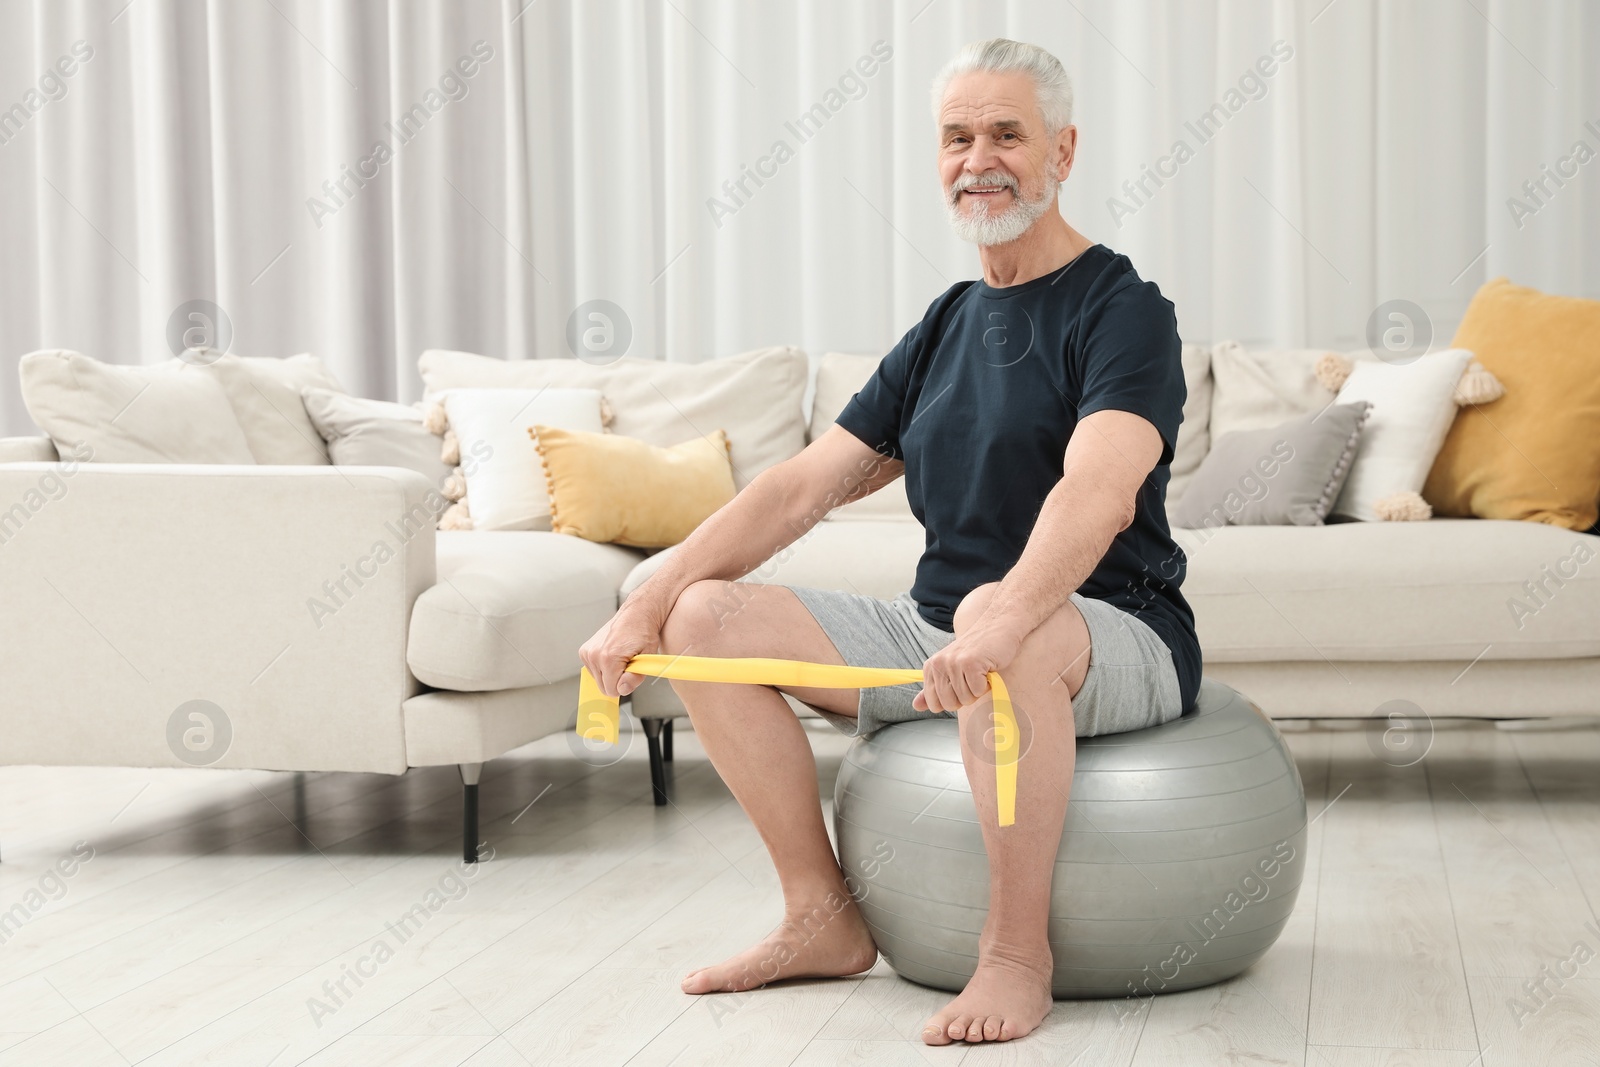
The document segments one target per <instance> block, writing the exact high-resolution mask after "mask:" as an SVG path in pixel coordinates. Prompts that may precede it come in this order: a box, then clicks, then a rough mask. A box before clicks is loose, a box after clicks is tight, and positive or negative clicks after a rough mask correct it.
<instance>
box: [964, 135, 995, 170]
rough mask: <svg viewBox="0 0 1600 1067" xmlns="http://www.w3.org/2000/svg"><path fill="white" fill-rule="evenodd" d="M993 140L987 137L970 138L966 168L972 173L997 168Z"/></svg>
mask: <svg viewBox="0 0 1600 1067" xmlns="http://www.w3.org/2000/svg"><path fill="white" fill-rule="evenodd" d="M998 158H999V157H998V156H997V155H996V154H995V150H994V142H993V141H991V140H989V138H987V137H975V138H973V140H972V151H970V152H968V153H967V170H968V171H970V172H971V173H973V174H987V173H989V172H990V171H992V170H998V169H999V168H998V166H997V160H998Z"/></svg>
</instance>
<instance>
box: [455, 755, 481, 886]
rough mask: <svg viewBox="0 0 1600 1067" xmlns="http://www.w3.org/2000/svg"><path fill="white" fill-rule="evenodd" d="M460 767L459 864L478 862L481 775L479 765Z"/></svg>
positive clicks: (462, 765) (464, 764)
mask: <svg viewBox="0 0 1600 1067" xmlns="http://www.w3.org/2000/svg"><path fill="white" fill-rule="evenodd" d="M460 767H461V862H462V863H477V862H478V776H479V775H480V774H482V773H483V764H481V763H463V764H461V765H460Z"/></svg>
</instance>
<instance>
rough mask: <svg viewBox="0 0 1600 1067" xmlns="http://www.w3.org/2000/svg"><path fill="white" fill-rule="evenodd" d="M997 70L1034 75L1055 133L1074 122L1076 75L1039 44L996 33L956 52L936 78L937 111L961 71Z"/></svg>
mask: <svg viewBox="0 0 1600 1067" xmlns="http://www.w3.org/2000/svg"><path fill="white" fill-rule="evenodd" d="M978 70H982V71H989V72H990V73H993V74H1026V75H1028V77H1030V78H1032V79H1033V84H1034V88H1035V91H1036V95H1037V97H1038V104H1039V112H1040V114H1042V115H1043V116H1044V125H1045V130H1046V131H1047V132H1048V133H1049V134H1050V135H1051V136H1054V135H1055V134H1057V133H1059V132H1061V130H1062V129H1064V128H1065V127H1067V126H1070V125H1071V124H1072V79H1071V78H1068V77H1067V71H1066V68H1064V67H1063V66H1062V65H1061V61H1060V60H1059V59H1057V58H1056V57H1055V56H1053V55H1051V54H1050V53H1049V52H1046V51H1045V50H1044V49H1043V48H1040V47H1039V46H1038V45H1036V44H1024V43H1023V42H1021V41H1010V40H1007V39H1006V38H1004V37H995V38H992V39H991V40H987V41H974V42H972V43H971V44H969V45H967V46H966V47H965V48H963V49H962V50H961V51H959V52H957V53H956V56H955V58H954V59H952V60H951V61H950V62H949V63H947V64H945V67H944V69H943V70H941V71H940V72H939V74H938V76H937V77H935V78H934V79H933V115H934V118H935V119H937V118H938V117H939V106H940V105H941V104H943V103H944V93H945V90H946V89H948V88H949V87H950V82H951V80H952V79H954V78H955V77H956V76H957V75H960V74H969V73H971V72H973V71H978Z"/></svg>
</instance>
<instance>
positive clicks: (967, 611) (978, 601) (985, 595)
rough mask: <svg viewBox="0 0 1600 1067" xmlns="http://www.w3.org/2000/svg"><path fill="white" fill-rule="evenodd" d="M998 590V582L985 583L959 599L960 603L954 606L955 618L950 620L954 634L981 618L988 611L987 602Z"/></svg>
mask: <svg viewBox="0 0 1600 1067" xmlns="http://www.w3.org/2000/svg"><path fill="white" fill-rule="evenodd" d="M999 588H1000V583H999V582H985V583H984V584H982V585H980V586H978V587H977V588H976V589H974V590H972V592H970V593H968V594H967V595H966V596H964V597H962V598H961V603H959V604H957V605H956V613H955V618H954V619H953V620H952V621H953V623H954V625H955V628H956V633H962V632H963V631H965V630H967V629H968V628H969V627H971V626H972V624H973V623H975V622H977V621H978V620H979V619H981V618H983V613H984V612H985V611H987V610H988V608H989V602H990V601H991V600H993V599H994V594H995V591H996V590H997V589H999Z"/></svg>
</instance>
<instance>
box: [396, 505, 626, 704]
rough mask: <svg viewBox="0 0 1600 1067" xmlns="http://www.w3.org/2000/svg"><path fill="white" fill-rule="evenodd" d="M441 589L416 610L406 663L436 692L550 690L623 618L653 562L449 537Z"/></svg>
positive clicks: (613, 553) (613, 552) (501, 535)
mask: <svg viewBox="0 0 1600 1067" xmlns="http://www.w3.org/2000/svg"><path fill="white" fill-rule="evenodd" d="M437 546H438V547H437V550H436V551H437V557H438V581H437V583H436V584H435V585H434V586H433V587H432V588H431V589H428V590H426V591H425V592H423V594H422V595H421V596H419V597H418V598H417V602H416V605H415V606H414V607H413V608H412V611H411V630H410V635H409V638H408V640H407V643H406V663H407V664H408V665H409V666H410V667H411V673H412V674H414V675H416V676H417V679H418V680H419V681H421V682H422V683H423V684H425V685H430V686H433V687H434V688H436V689H452V690H458V691H462V692H482V691H486V690H493V689H514V688H520V687H523V686H533V685H548V684H550V683H553V682H559V681H561V680H563V679H566V678H572V677H575V676H576V675H577V673H578V667H579V662H578V646H579V645H581V644H583V642H584V641H586V640H588V639H589V637H590V635H591V634H593V633H594V632H595V631H596V630H598V629H599V628H600V627H601V626H603V625H605V622H606V620H607V619H609V618H611V616H612V614H613V613H614V612H615V611H616V610H617V587H618V586H619V585H620V584H621V583H622V580H623V579H624V578H626V577H627V575H628V572H629V571H630V570H632V569H633V567H634V566H635V565H636V564H638V562H639V560H640V559H641V558H642V557H643V553H641V552H639V551H637V550H635V549H630V548H622V547H620V546H617V545H601V544H595V543H594V542H592V541H585V540H583V539H582V538H579V537H569V536H566V535H564V534H556V533H549V532H546V531H540V530H454V531H447V530H441V531H440V532H439V534H438V541H437Z"/></svg>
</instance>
